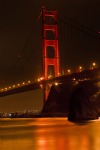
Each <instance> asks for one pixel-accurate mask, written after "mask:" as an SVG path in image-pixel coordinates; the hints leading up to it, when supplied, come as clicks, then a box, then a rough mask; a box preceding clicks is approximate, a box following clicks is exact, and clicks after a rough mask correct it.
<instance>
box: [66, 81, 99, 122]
mask: <svg viewBox="0 0 100 150" xmlns="http://www.w3.org/2000/svg"><path fill="white" fill-rule="evenodd" d="M98 82H99V81H98V80H90V81H84V82H81V83H79V84H78V85H77V86H76V88H75V90H74V92H73V94H72V97H71V99H70V105H69V113H68V119H69V120H70V121H80V120H93V119H97V118H98V109H97V107H96V106H97V105H96V101H97V99H96V97H95V95H96V93H98V91H99V88H98V86H97V85H98ZM99 102H100V100H99Z"/></svg>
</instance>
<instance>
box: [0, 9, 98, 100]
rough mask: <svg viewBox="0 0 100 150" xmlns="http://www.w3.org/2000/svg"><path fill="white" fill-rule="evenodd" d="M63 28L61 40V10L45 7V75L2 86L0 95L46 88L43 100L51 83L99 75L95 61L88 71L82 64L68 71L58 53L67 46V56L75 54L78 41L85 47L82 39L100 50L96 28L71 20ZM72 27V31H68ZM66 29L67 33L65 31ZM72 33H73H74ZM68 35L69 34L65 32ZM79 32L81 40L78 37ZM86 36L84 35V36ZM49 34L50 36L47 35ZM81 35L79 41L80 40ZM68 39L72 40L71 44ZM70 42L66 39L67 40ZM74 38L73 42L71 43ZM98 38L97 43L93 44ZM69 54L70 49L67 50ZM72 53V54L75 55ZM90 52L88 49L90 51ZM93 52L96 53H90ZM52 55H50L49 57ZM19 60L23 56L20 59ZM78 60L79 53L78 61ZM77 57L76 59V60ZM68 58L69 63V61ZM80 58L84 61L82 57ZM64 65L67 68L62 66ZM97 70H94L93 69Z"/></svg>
mask: <svg viewBox="0 0 100 150" xmlns="http://www.w3.org/2000/svg"><path fill="white" fill-rule="evenodd" d="M60 27H61V30H63V31H61V30H60V32H62V39H59V34H58V12H57V11H56V10H54V11H47V10H46V9H45V8H44V7H43V8H42V60H43V66H42V68H43V76H42V77H40V78H39V79H37V80H36V81H30V80H28V81H27V82H22V83H17V84H13V85H12V86H11V85H7V86H5V87H3V86H2V87H1V89H0V97H2V96H7V95H11V94H15V93H20V92H25V91H29V90H36V89H39V88H43V91H44V98H43V100H44V102H45V101H46V99H47V96H48V92H49V90H50V87H51V85H52V84H55V85H57V84H59V83H63V82H64V80H67V79H70V78H71V79H72V80H76V79H77V80H87V79H91V78H92V77H93V78H94V77H95V78H96V77H99V76H100V73H97V72H100V68H98V69H96V68H97V64H96V62H93V63H92V64H91V66H90V67H89V70H83V67H82V66H79V67H78V69H77V72H76V73H75V72H72V70H71V69H70V68H69V69H67V70H66V73H65V66H64V67H62V66H63V65H62V64H65V63H64V62H63V60H64V61H65V59H64V57H65V56H63V58H62V57H61V54H59V48H60V49H61V53H63V51H64V49H65V48H64V45H65V47H67V49H69V51H68V55H69V56H70V57H72V58H73V57H76V56H77V55H75V54H74V53H73V52H72V50H73V49H74V46H75V45H76V47H77V46H78V43H79V45H80V47H81V48H82V46H83V47H84V45H83V44H82V42H81V38H82V41H83V43H84V44H86V46H87V47H89V46H90V47H91V48H93V47H94V46H95V47H96V48H97V47H98V49H100V44H99V40H100V37H99V35H98V34H97V33H94V31H91V32H90V29H88V31H87V29H86V28H83V27H82V26H80V27H78V26H77V25H76V26H75V25H73V23H72V22H71V21H69V19H68V20H67V21H66V20H62V21H61V26H60ZM68 28H69V30H68ZM66 30H67V32H69V33H67V34H66ZM72 32H73V34H72ZM65 34H66V35H67V37H66V35H65ZM79 34H81V35H80V37H81V38H80V39H79V38H78V36H79ZM82 35H83V36H82ZM85 35H87V37H88V38H89V40H90V41H91V44H90V45H89V42H88V38H86V39H85V37H86V36H85ZM48 37H49V38H48ZM77 38H78V42H77V40H76V39H77ZM68 40H70V41H69V43H68ZM66 41H67V42H66ZM71 41H73V44H72V43H71ZM93 41H95V44H94V43H93ZM66 53H67V51H66ZM72 53H73V54H72ZM87 53H88V52H87ZM91 53H92V54H91V55H93V52H91ZM49 54H50V55H52V56H51V57H50V56H49ZM18 59H20V56H19V58H18ZM77 59H79V58H78V56H77V58H76V60H77ZM83 59H84V61H85V58H84V56H83ZM73 60H74V59H73ZM68 61H69V62H68ZM80 61H81V60H80ZM66 63H67V64H68V63H69V64H71V63H72V64H73V63H76V64H77V61H76V62H73V61H71V59H69V60H66ZM63 68H64V69H63ZM93 69H94V70H93Z"/></svg>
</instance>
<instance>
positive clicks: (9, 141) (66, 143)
mask: <svg viewBox="0 0 100 150" xmlns="http://www.w3.org/2000/svg"><path fill="white" fill-rule="evenodd" d="M0 127H1V128H0V150H100V120H95V121H90V122H87V123H81V124H79V123H72V122H69V121H68V120H67V118H40V119H39V118H38V119H1V120H0Z"/></svg>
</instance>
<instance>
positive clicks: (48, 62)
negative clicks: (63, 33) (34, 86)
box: [42, 7, 59, 101]
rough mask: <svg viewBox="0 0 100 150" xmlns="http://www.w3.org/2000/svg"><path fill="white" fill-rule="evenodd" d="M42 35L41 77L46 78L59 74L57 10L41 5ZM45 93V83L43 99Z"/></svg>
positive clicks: (45, 96)
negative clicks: (50, 9) (49, 9)
mask: <svg viewBox="0 0 100 150" xmlns="http://www.w3.org/2000/svg"><path fill="white" fill-rule="evenodd" d="M42 36H43V37H42V39H43V41H42V55H43V77H44V79H45V80H47V79H48V77H50V76H52V77H57V76H59V50H58V12H57V11H56V10H55V11H47V10H45V8H44V7H42ZM50 54H52V56H51V55H50ZM50 68H51V69H52V70H50ZM47 95H48V88H47V85H46V86H45V88H44V101H46V98H47Z"/></svg>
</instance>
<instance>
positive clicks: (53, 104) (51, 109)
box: [42, 81, 73, 116]
mask: <svg viewBox="0 0 100 150" xmlns="http://www.w3.org/2000/svg"><path fill="white" fill-rule="evenodd" d="M72 87H73V82H72V81H68V82H67V83H64V84H59V85H57V86H56V85H52V87H51V90H50V93H49V96H48V98H47V101H46V102H45V104H44V106H43V110H42V114H45V115H49V116H50V115H51V114H53V115H54V114H58V116H59V115H61V114H62V115H63V116H65V115H66V116H67V114H68V108H69V100H70V97H71V93H72Z"/></svg>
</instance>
